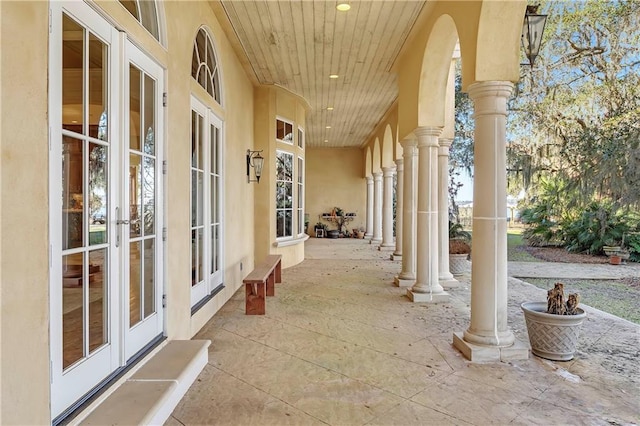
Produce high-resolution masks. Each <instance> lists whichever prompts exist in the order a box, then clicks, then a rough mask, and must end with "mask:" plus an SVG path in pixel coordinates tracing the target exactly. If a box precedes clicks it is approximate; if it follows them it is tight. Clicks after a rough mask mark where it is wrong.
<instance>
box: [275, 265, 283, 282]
mask: <svg viewBox="0 0 640 426" xmlns="http://www.w3.org/2000/svg"><path fill="white" fill-rule="evenodd" d="M281 265H282V263H281V261H280V260H278V263H277V264H276V282H277V283H281V282H282V266H281Z"/></svg>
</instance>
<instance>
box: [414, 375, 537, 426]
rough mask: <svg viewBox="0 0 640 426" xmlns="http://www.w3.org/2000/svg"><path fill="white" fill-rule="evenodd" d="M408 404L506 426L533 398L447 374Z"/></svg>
mask: <svg viewBox="0 0 640 426" xmlns="http://www.w3.org/2000/svg"><path fill="white" fill-rule="evenodd" d="M411 401H413V402H416V403H418V404H420V405H424V406H425V407H428V408H432V409H434V410H437V411H439V412H442V413H445V414H448V415H450V416H455V417H456V418H458V419H461V420H463V421H466V422H469V423H473V424H480V425H483V424H489V423H492V424H507V423H509V422H510V421H512V420H513V419H515V418H516V417H517V416H518V414H519V413H520V412H521V411H522V410H524V409H526V407H528V406H529V405H530V404H531V403H532V402H533V401H534V399H533V398H530V397H527V396H524V395H522V394H520V393H517V392H512V391H510V390H506V389H502V388H499V387H496V386H492V385H490V384H486V383H481V382H476V381H474V380H469V379H466V378H463V377H460V376H457V375H455V374H450V375H448V376H446V377H444V379H443V380H442V381H440V380H439V381H438V384H437V385H435V386H432V387H430V388H428V389H427V390H425V391H424V392H421V393H419V394H418V395H416V396H414V397H413V398H411Z"/></svg>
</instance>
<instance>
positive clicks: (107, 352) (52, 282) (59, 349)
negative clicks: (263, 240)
mask: <svg viewBox="0 0 640 426" xmlns="http://www.w3.org/2000/svg"><path fill="white" fill-rule="evenodd" d="M49 4H50V10H51V30H50V33H51V34H50V42H49V81H50V84H49V111H50V117H49V138H50V143H49V146H50V155H49V224H50V225H49V242H50V246H49V251H50V261H49V266H50V276H49V295H50V296H49V297H50V309H49V315H50V316H49V324H50V332H49V338H50V356H51V365H50V373H51V417H52V418H56V417H58V416H59V415H61V414H62V413H63V412H64V411H65V410H66V409H67V408H69V407H70V406H72V405H73V404H74V403H75V402H76V401H78V400H79V399H80V398H82V397H83V396H84V395H86V394H87V393H88V392H90V391H91V390H92V389H93V388H94V387H95V386H96V385H98V384H99V383H100V382H102V381H103V380H105V379H107V378H108V377H109V376H110V375H112V374H113V373H114V372H115V371H117V370H118V369H119V368H121V367H124V366H125V365H126V363H127V361H128V360H129V358H130V357H131V356H130V355H131V354H133V353H135V352H137V350H133V346H132V347H130V348H127V339H126V337H127V334H128V315H129V312H128V291H125V290H128V287H127V285H128V284H127V283H128V273H129V272H128V269H125V266H128V263H125V262H123V261H122V260H123V257H124V250H122V247H123V243H124V242H127V243H128V234H127V235H123V233H124V231H123V228H124V227H123V226H117V225H116V224H115V222H116V219H117V217H116V207H120V206H122V198H124V199H125V200H126V197H127V196H128V194H127V193H125V192H124V190H123V188H124V185H123V184H122V182H121V181H120V180H121V178H122V177H123V176H124V175H125V172H126V174H127V175H128V170H122V169H123V166H124V162H123V158H125V156H126V157H127V158H128V155H129V152H128V143H129V142H128V137H126V138H124V136H125V135H126V133H125V127H127V128H128V117H127V119H126V120H124V115H125V112H127V113H128V110H127V109H125V107H124V104H125V99H126V102H127V103H128V96H129V93H128V83H127V82H128V69H129V60H128V58H129V55H127V53H128V52H130V51H131V46H133V45H132V44H131V43H130V42H128V41H127V40H126V34H124V33H120V32H118V31H117V30H116V29H115V28H114V27H113V26H112V25H111V24H110V23H109V22H108V21H107V20H105V19H104V18H103V17H102V16H101V15H100V14H99V13H97V12H96V11H95V10H94V9H92V8H91V7H90V6H89V5H87V3H85V2H82V1H56V2H50V3H49ZM63 13H64V14H66V15H67V16H69V17H70V18H72V19H74V20H75V21H76V22H78V23H79V24H80V25H82V26H83V27H84V28H86V29H87V30H89V31H90V32H91V33H92V34H93V35H95V36H98V37H99V38H101V39H102V41H103V42H104V43H105V44H107V45H108V46H109V49H110V50H109V52H110V54H109V63H108V77H107V78H108V81H109V89H108V92H107V93H108V98H109V101H108V104H107V105H108V107H107V110H108V129H109V130H108V132H109V133H108V134H109V141H108V142H109V157H108V176H109V183H108V206H107V209H106V212H107V223H108V228H107V229H108V241H109V246H108V248H107V256H108V259H109V260H108V261H109V263H110V266H109V268H108V278H107V280H108V283H104V285H105V286H107V289H108V290H107V293H106V294H107V299H108V313H107V319H106V324H107V332H106V340H107V343H106V344H104V345H103V346H101V347H100V348H98V349H96V350H95V351H93V352H92V353H91V354H90V355H89V356H88V357H85V358H83V359H82V360H80V361H78V362H76V363H75V364H73V365H71V366H69V367H68V368H67V369H66V370H63V341H62V336H63V321H62V318H63V290H62V289H63V284H62V253H63V251H62V247H63V245H62V243H63V241H62V232H61V224H62V216H63V215H62V197H61V194H62V180H61V176H62V172H63V171H62V146H63V144H62V137H63V130H62V124H63V123H62V101H63V96H62V95H63V94H62V88H63V87H62V86H63V85H62V79H63V72H62V70H63V68H62V45H63V31H62V16H63ZM125 49H126V51H125ZM135 49H136V50H137V51H138V54H137V55H136V63H139V62H144V64H143V65H144V66H145V67H150V68H153V72H154V73H155V74H156V75H155V76H154V77H156V78H157V90H156V100H157V106H156V118H157V124H156V135H155V136H156V143H155V146H156V179H155V180H156V202H155V211H156V212H157V215H156V217H157V222H156V231H155V234H156V247H157V255H156V259H155V261H156V262H155V263H156V266H155V276H156V294H155V298H156V314H155V318H154V320H155V321H154V322H153V327H151V326H148V325H145V324H143V327H139V328H140V329H147V328H152V329H153V330H152V332H151V333H147V334H151V335H152V337H150V338H149V339H150V340H148V341H147V342H146V343H145V344H148V343H149V342H150V341H151V340H153V337H156V336H157V335H159V334H162V333H164V332H165V331H166V322H165V318H164V317H165V313H164V309H163V307H162V295H163V294H164V293H165V289H164V282H165V279H164V277H165V271H164V263H165V262H164V242H163V238H162V236H163V223H164V221H163V217H164V212H165V206H164V201H163V200H164V193H163V190H164V176H163V174H162V161H163V159H164V157H163V150H164V136H165V128H164V122H165V111H164V108H163V107H162V93H163V92H164V90H165V87H164V82H165V72H164V69H163V68H162V67H161V66H160V65H158V64H157V63H156V62H154V61H152V60H151V59H150V58H149V56H148V55H145V54H144V53H143V52H142V51H141V50H140V49H137V48H135ZM141 57H144V59H140V58H141ZM150 64H153V65H150ZM125 71H126V73H125ZM125 83H127V90H126V91H125V90H124V86H125ZM83 90H85V91H86V88H85V89H83ZM87 108H88V107H87ZM125 124H126V126H125ZM84 139H91V138H87V137H84ZM126 164H128V161H127V163H126ZM125 180H126V179H125ZM127 205H128V204H127ZM83 216H84V218H85V220H88V215H87V214H86V213H83ZM126 232H128V228H127V229H126ZM125 237H127V238H125ZM118 239H119V242H120V246H119V247H116V241H118ZM67 252H68V251H67ZM125 271H126V273H125ZM125 274H126V275H127V280H126V283H125V281H124V280H123V279H122V278H123V275H125ZM85 293H86V292H85ZM86 297H87V296H83V298H84V302H85V303H86V302H87V299H86ZM149 323H150V324H151V323H152V322H151V321H149ZM147 331H148V330H147ZM129 344H132V342H129ZM145 344H143V345H142V347H144V346H145ZM137 349H139V348H137Z"/></svg>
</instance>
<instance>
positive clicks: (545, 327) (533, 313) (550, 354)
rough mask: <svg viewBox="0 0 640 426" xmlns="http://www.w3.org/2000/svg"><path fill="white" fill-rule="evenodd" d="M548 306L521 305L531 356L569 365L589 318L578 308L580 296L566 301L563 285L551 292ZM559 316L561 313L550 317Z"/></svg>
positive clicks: (559, 284) (557, 286)
mask: <svg viewBox="0 0 640 426" xmlns="http://www.w3.org/2000/svg"><path fill="white" fill-rule="evenodd" d="M547 299H548V300H547V302H546V303H545V302H526V303H523V304H522V305H521V308H522V311H523V312H524V319H525V322H526V323H527V332H528V333H529V343H530V344H531V352H532V353H533V354H534V355H537V356H539V357H541V358H546V359H550V360H552V361H569V360H571V359H573V355H574V353H575V351H576V347H577V346H578V337H579V335H580V325H581V324H582V322H583V321H584V319H585V318H586V317H587V314H586V313H585V311H584V310H583V309H581V308H579V307H578V306H577V305H578V303H579V300H580V298H579V296H578V295H577V294H575V295H573V294H572V295H569V298H568V300H567V301H566V302H565V301H564V294H563V292H562V284H561V283H556V285H555V287H554V288H553V289H551V290H549V292H548V295H547ZM549 312H558V313H549Z"/></svg>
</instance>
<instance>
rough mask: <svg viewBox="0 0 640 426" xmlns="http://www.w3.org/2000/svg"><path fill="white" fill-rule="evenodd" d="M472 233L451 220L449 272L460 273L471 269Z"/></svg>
mask: <svg viewBox="0 0 640 426" xmlns="http://www.w3.org/2000/svg"><path fill="white" fill-rule="evenodd" d="M470 253H471V233H470V232H468V231H465V230H464V228H463V227H462V225H461V224H460V223H454V222H449V272H451V273H452V274H453V275H460V274H463V273H465V272H467V271H468V269H469V262H468V260H469V254H470Z"/></svg>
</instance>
